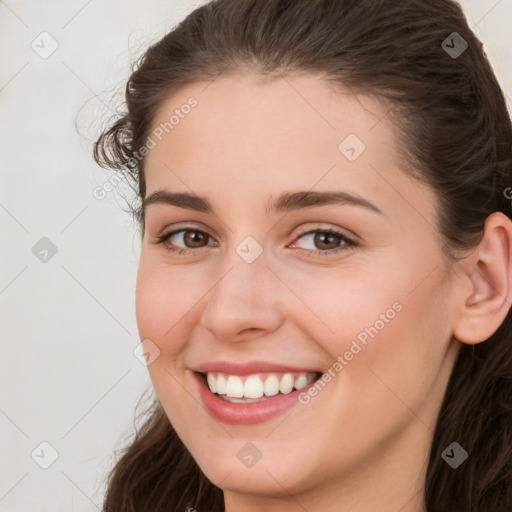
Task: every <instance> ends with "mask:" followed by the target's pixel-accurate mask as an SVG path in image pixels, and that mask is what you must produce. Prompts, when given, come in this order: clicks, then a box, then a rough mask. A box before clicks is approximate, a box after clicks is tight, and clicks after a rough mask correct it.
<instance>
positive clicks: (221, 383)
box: [208, 373, 226, 395]
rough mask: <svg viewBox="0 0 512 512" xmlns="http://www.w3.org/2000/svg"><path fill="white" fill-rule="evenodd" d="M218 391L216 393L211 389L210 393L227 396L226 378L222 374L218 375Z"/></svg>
mask: <svg viewBox="0 0 512 512" xmlns="http://www.w3.org/2000/svg"><path fill="white" fill-rule="evenodd" d="M208 375H213V374H210V373H209V374H208ZM216 387H217V390H216V391H212V388H210V391H211V392H212V393H218V394H219V395H225V394H226V377H224V375H222V374H220V373H219V375H217V386H216Z"/></svg>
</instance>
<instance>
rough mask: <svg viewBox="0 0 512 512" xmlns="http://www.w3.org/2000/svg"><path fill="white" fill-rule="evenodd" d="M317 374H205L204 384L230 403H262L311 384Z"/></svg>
mask: <svg viewBox="0 0 512 512" xmlns="http://www.w3.org/2000/svg"><path fill="white" fill-rule="evenodd" d="M318 376H319V374H318V373H311V372H308V373H306V372H301V373H266V374H265V373H256V374H252V375H246V376H238V375H228V374H225V373H220V372H207V373H206V382H207V384H208V388H209V389H210V391H211V392H212V393H216V394H217V395H218V396H219V397H220V398H222V399H223V400H226V401H228V402H232V403H253V402H256V401H264V400H267V399H268V398H269V397H273V396H276V395H278V394H281V395H288V394H289V393H291V392H292V391H293V390H294V389H295V390H300V389H302V388H304V387H306V386H307V385H308V384H310V383H311V382H313V381H314V380H315V378H317V377H318Z"/></svg>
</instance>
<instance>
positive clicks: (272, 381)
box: [263, 375, 279, 396]
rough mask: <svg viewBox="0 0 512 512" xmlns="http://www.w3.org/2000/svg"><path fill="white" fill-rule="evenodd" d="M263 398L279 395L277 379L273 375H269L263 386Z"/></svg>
mask: <svg viewBox="0 0 512 512" xmlns="http://www.w3.org/2000/svg"><path fill="white" fill-rule="evenodd" d="M263 392H264V393H265V396H274V395H277V393H279V379H278V378H277V377H276V376H275V375H269V376H268V377H267V378H266V379H265V384H263Z"/></svg>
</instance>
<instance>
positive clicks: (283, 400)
mask: <svg viewBox="0 0 512 512" xmlns="http://www.w3.org/2000/svg"><path fill="white" fill-rule="evenodd" d="M192 376H193V379H194V380H195V382H196V386H197V389H198V393H199V397H200V399H201V402H202V404H203V406H204V409H205V410H206V411H207V412H208V413H209V415H210V416H211V417H212V418H214V419H215V420H217V421H220V422H222V423H228V424H234V425H253V424H258V423H263V422H265V421H268V420H271V419H273V418H275V417H277V416H280V415H282V414H283V413H284V412H285V411H287V410H288V409H291V408H292V407H294V406H295V405H297V404H299V403H300V402H299V394H300V393H304V392H307V390H308V389H309V388H310V387H311V386H314V385H315V383H316V382H317V380H318V379H319V378H320V377H321V376H322V372H321V371H314V370H305V369H301V368H291V367H284V366H281V365H274V364H270V363H257V364H254V363H251V364H245V365H235V364H226V363H209V364H207V365H204V366H202V367H199V368H196V369H195V370H194V371H192Z"/></svg>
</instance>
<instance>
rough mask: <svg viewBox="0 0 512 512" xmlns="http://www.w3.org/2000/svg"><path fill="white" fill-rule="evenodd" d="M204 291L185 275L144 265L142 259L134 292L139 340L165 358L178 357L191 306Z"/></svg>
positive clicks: (169, 269)
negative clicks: (153, 346)
mask: <svg viewBox="0 0 512 512" xmlns="http://www.w3.org/2000/svg"><path fill="white" fill-rule="evenodd" d="M205 292H206V285H205V286H200V283H198V282H197V281H195V280H193V279H192V280H191V279H190V275H188V273H186V272H183V271H182V272H179V271H178V269H177V267H174V268H172V267H169V268H166V267H165V266H161V265H160V266H158V265H155V264H152V263H150V262H146V261H144V257H142V258H141V262H140V265H139V269H138V273H137V292H136V316H137V325H138V329H139V335H140V339H141V340H144V339H150V340H151V341H152V342H153V343H155V344H156V345H157V346H158V349H159V350H160V352H161V355H164V356H166V357H168V358H169V357H171V358H172V357H173V356H175V355H176V354H178V353H179V352H180V351H181V350H182V348H183V346H182V345H183V344H184V343H185V342H186V340H187V335H186V329H187V326H188V324H189V323H190V321H191V318H192V317H193V316H194V306H195V305H196V303H197V302H198V301H199V300H200V298H201V296H204V294H205Z"/></svg>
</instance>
